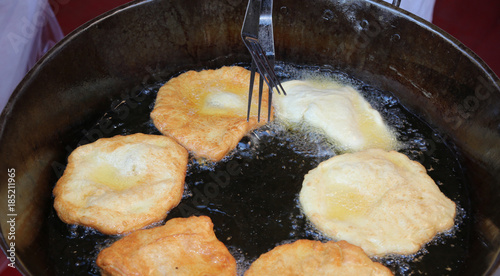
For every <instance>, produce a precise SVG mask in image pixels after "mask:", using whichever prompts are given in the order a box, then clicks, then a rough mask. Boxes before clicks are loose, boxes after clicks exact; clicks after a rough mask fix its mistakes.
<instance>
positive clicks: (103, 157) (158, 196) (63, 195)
mask: <svg viewBox="0 0 500 276" xmlns="http://www.w3.org/2000/svg"><path fill="white" fill-rule="evenodd" d="M187 160H188V153H187V151H186V149H184V148H183V147H182V146H181V145H179V144H177V142H175V141H174V140H173V139H171V138H169V137H165V136H163V135H146V134H133V135H128V136H120V135H118V136H115V137H112V138H102V139H99V140H97V141H95V142H94V143H91V144H87V145H84V146H81V147H78V148H76V149H75V150H74V151H73V152H72V153H71V155H70V156H69V159H68V166H67V167H66V170H65V171H64V174H63V176H62V177H61V178H60V179H59V181H58V182H57V184H56V186H55V188H54V191H53V193H54V196H55V199H54V208H55V209H56V211H57V214H58V215H59V217H60V218H61V220H62V221H64V222H66V223H69V224H79V225H84V226H90V227H92V228H95V229H97V230H99V231H100V232H102V233H104V234H110V235H112V234H121V233H125V232H129V231H132V230H136V229H140V228H142V227H144V226H146V225H149V224H151V223H153V222H157V221H161V220H162V219H164V218H165V217H166V216H167V212H168V211H169V210H170V209H172V208H173V207H175V206H177V204H179V202H180V200H181V198H182V193H183V192H184V177H185V175H186V168H187Z"/></svg>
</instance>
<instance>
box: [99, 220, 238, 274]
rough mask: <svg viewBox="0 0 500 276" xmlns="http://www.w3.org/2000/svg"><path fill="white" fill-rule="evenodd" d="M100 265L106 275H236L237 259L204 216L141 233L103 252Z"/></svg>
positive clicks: (171, 221)
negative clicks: (218, 238)
mask: <svg viewBox="0 0 500 276" xmlns="http://www.w3.org/2000/svg"><path fill="white" fill-rule="evenodd" d="M97 265H98V266H99V267H100V268H101V269H102V273H103V275H193V276H196V275H236V261H235V259H234V257H233V256H232V255H231V254H230V253H229V251H228V250H227V248H226V246H225V245H224V244H223V243H222V242H220V241H219V240H217V237H216V236H215V234H214V231H213V224H212V221H211V220H210V218H209V217H205V216H201V217H189V218H174V219H171V220H169V221H167V223H166V224H165V225H164V226H160V227H156V228H152V229H146V230H138V231H136V232H134V233H132V234H130V235H128V236H126V237H124V238H123V239H121V240H119V241H117V242H115V243H114V244H112V245H111V246H110V247H108V248H106V249H104V250H102V251H101V252H100V253H99V255H98V257H97Z"/></svg>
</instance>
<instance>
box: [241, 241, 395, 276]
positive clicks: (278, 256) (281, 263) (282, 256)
mask: <svg viewBox="0 0 500 276" xmlns="http://www.w3.org/2000/svg"><path fill="white" fill-rule="evenodd" d="M253 275H255V276H265V275H273V276H274V275H283V276H289V275H294V276H298V275H304V276H309V275H318V276H319V275H336V276H342V275H345V276H352V275H356V276H363V275H366V276H382V275H392V272H391V271H390V270H389V269H388V268H387V267H385V266H383V265H382V264H380V263H377V262H373V261H372V260H370V258H369V257H368V256H367V255H366V254H365V252H364V251H363V250H362V249H361V248H359V247H357V246H355V245H352V244H349V243H348V242H345V241H339V242H333V241H329V242H326V243H322V242H320V241H311V240H298V241H296V242H294V243H291V244H284V245H280V246H277V247H275V248H274V249H273V250H271V251H269V252H267V253H265V254H262V255H261V256H260V257H259V258H258V259H257V260H256V261H255V262H254V263H253V264H252V265H251V266H250V269H248V270H247V271H246V272H245V276H253Z"/></svg>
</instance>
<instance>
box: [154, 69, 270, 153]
mask: <svg viewBox="0 0 500 276" xmlns="http://www.w3.org/2000/svg"><path fill="white" fill-rule="evenodd" d="M257 75H258V74H257ZM256 79H258V78H257V77H256ZM249 82H250V71H248V70H246V69H245V68H243V67H238V66H233V67H222V68H220V69H218V70H203V71H200V72H196V71H189V72H186V73H183V74H181V75H179V76H178V77H176V78H173V79H171V80H169V81H168V82H167V83H166V84H165V85H163V86H162V87H161V88H160V90H159V91H158V96H157V98H156V103H155V107H154V109H153V112H152V113H151V118H152V119H153V122H154V125H155V126H156V127H157V128H158V129H159V130H160V132H161V133H163V134H165V135H167V136H171V137H173V138H174V139H176V140H177V141H178V142H179V143H180V144H181V145H183V146H184V147H186V148H187V149H188V150H189V151H191V152H193V153H194V155H195V156H197V157H204V158H208V159H210V160H212V161H219V160H221V159H222V158H223V157H224V156H225V155H226V154H227V153H228V152H229V151H231V150H232V149H234V148H235V147H236V145H237V144H238V142H239V141H240V140H241V138H242V137H243V136H244V135H245V134H246V133H247V132H249V131H250V130H252V129H254V128H256V127H258V126H260V125H263V124H264V123H265V122H266V121H267V106H268V105H267V102H268V99H267V95H268V93H267V91H268V89H267V87H266V85H264V96H263V98H262V111H261V118H260V120H261V121H260V123H258V122H257V103H258V90H257V89H258V83H257V82H255V85H254V92H253V97H252V99H253V101H252V113H251V116H250V120H249V122H247V120H246V114H247V101H248V89H249Z"/></svg>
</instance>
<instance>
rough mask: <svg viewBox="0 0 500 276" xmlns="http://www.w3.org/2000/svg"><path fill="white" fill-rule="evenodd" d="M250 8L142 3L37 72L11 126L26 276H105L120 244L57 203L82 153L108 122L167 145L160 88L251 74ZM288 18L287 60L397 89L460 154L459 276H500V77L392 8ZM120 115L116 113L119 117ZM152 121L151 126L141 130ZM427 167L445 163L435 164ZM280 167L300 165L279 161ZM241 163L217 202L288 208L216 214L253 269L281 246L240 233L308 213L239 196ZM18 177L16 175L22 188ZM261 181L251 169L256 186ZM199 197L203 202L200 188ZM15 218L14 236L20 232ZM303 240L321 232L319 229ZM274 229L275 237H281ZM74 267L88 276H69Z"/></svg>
mask: <svg viewBox="0 0 500 276" xmlns="http://www.w3.org/2000/svg"><path fill="white" fill-rule="evenodd" d="M245 7H246V1H242V0H225V1H201V0H193V1H181V0H171V1H166V0H165V1H160V0H156V1H155V0H153V1H135V2H132V3H130V4H128V5H125V6H122V7H120V8H119V9H117V10H114V11H112V12H110V13H107V14H104V15H103V16H101V17H99V18H97V19H95V20H93V21H92V22H90V23H88V24H86V25H84V26H82V27H81V28H79V29H78V30H76V31H75V32H74V33H72V34H71V35H69V36H68V37H66V38H65V39H64V40H63V41H61V42H60V43H59V44H57V45H56V47H54V48H53V49H52V50H51V51H50V52H49V53H47V55H46V56H45V57H44V58H43V59H42V60H41V61H40V62H39V63H38V64H37V65H36V66H35V67H34V68H33V69H32V70H31V71H30V72H29V73H28V75H27V76H26V77H25V78H24V80H23V81H22V82H21V84H20V85H19V86H18V87H17V89H16V90H15V92H14V93H13V95H12V97H11V99H10V101H9V103H8V104H7V107H6V109H5V110H4V112H3V113H2V115H1V118H0V153H1V156H2V158H1V160H0V171H1V172H2V173H0V177H1V178H0V179H1V183H2V184H1V185H0V187H1V188H0V196H1V198H2V199H1V201H2V202H3V203H2V204H1V205H0V214H1V216H2V219H1V222H0V226H1V229H2V249H3V250H4V252H6V253H7V255H10V254H11V252H12V248H11V246H10V243H11V242H15V247H14V249H15V254H14V255H15V261H16V265H17V267H18V268H19V270H20V271H21V272H22V273H23V274H26V275H54V274H69V275H76V274H79V273H80V272H79V271H81V269H80V270H78V267H81V266H82V265H88V266H89V267H91V269H90V270H89V271H90V272H88V273H97V271H96V270H95V267H94V266H93V265H92V264H91V263H92V262H93V261H92V260H90V261H89V260H88V258H89V257H88V255H91V256H95V255H96V254H97V253H98V251H99V249H100V248H102V247H103V246H106V245H108V244H110V243H111V242H112V241H113V240H114V239H116V237H107V236H102V235H100V234H98V233H95V232H92V231H90V230H88V229H83V228H81V227H80V228H79V227H72V226H67V225H64V224H63V223H62V222H60V221H59V220H58V219H57V217H56V216H55V215H54V211H53V208H52V203H53V200H52V195H51V191H52V188H53V186H54V184H55V182H56V181H57V179H58V177H59V176H60V175H61V172H62V170H63V169H64V165H65V163H66V158H67V156H68V154H69V153H70V152H71V150H73V149H74V147H75V146H77V145H78V144H83V143H86V142H90V141H92V140H95V139H97V138H99V137H103V136H110V135H112V134H117V129H116V128H113V127H111V126H110V125H109V124H107V122H108V121H107V120H103V118H104V119H106V118H108V117H109V118H111V117H112V118H111V119H110V120H122V119H123V120H124V122H125V123H124V124H125V125H126V126H127V127H126V128H125V127H124V128H122V129H120V130H119V131H118V132H120V133H126V132H134V131H146V132H150V133H155V131H156V130H155V129H154V127H153V126H151V125H150V124H148V123H147V118H146V119H144V117H141V116H142V115H137V114H146V115H147V112H148V111H149V110H150V103H152V101H154V89H155V88H157V86H158V85H159V83H161V82H164V81H165V80H167V79H168V78H169V77H171V76H173V75H176V74H178V73H179V72H182V71H185V70H189V69H202V68H217V67H220V66H223V65H232V64H246V63H248V62H249V61H250V57H249V55H248V53H247V51H246V50H245V47H244V45H243V43H242V41H241V38H240V35H239V34H240V28H241V25H242V21H243V15H244V11H245ZM274 14H275V42H276V59H277V61H278V62H281V64H295V65H300V66H304V67H311V68H320V70H329V71H339V72H343V73H345V74H346V75H348V76H349V78H352V79H356V80H360V81H362V82H363V83H364V84H366V87H368V86H369V87H373V88H376V89H377V90H380V91H388V93H391V95H394V96H395V97H396V98H397V99H398V100H399V102H400V103H401V104H402V106H404V107H405V108H404V110H406V109H407V110H409V111H410V112H408V114H415V116H416V117H418V119H419V120H420V119H421V120H422V122H425V123H422V128H429V129H432V131H430V133H433V132H436V133H439V137H440V138H439V141H443V144H446V146H447V149H449V151H445V152H441V153H440V151H439V150H435V151H433V153H435V154H436V155H439V158H440V159H441V161H442V163H445V164H444V166H445V167H447V168H448V170H449V171H452V172H454V175H455V176H454V179H455V181H456V185H457V187H458V186H460V185H462V186H460V187H458V188H457V189H456V191H454V190H453V189H452V188H450V189H449V191H448V192H449V193H451V194H454V197H455V200H459V201H460V202H461V203H462V205H463V207H464V212H465V215H464V216H463V220H464V222H461V223H463V224H464V225H467V227H466V228H467V231H462V233H463V234H462V235H461V236H460V237H459V238H457V239H456V240H455V243H457V244H460V246H457V247H460V250H462V251H460V252H459V255H461V257H460V260H459V261H457V262H455V267H454V268H453V269H451V271H450V272H449V274H453V275H490V274H493V273H494V272H495V271H496V270H497V268H498V252H499V249H500V238H499V237H500V235H499V228H498V227H499V225H500V216H499V211H498V210H500V208H499V207H500V206H499V205H500V203H499V202H500V193H499V189H500V180H499V179H500V131H499V130H500V116H499V113H500V87H499V86H500V81H499V79H498V77H497V76H495V75H494V73H492V71H491V70H490V69H489V68H488V67H487V66H486V65H485V64H484V62H483V61H481V60H480V59H479V58H478V57H477V56H476V55H475V54H474V53H473V52H471V51H470V50H469V49H467V48H466V47H465V46H464V45H462V44H461V43H460V42H458V41H456V40H455V39H454V38H452V37H450V36H449V35H447V34H446V33H444V32H443V31H441V30H440V29H438V28H437V27H435V26H433V25H431V24H428V23H425V22H423V21H421V20H420V19H418V18H415V17H414V16H412V15H410V14H408V13H406V12H404V11H401V10H399V9H395V8H393V7H391V6H390V5H388V4H385V3H381V2H377V1H362V0H351V1H327V0H315V1H297V0H283V1H275V4H274ZM278 64H280V63H278ZM148 91H149V92H148ZM139 92H140V93H139ZM146 103H147V104H146ZM110 110H111V111H113V110H114V111H116V112H114V115H110V114H111V113H110ZM402 110H403V109H402ZM402 112H403V111H402ZM136 115H137V116H139V117H135V116H136ZM106 116H108V117H106ZM408 116H410V115H408ZM412 116H413V115H412ZM144 120H146V123H144V122H145V121H144ZM138 122H141V126H140V127H139V128H134V127H133V126H134V125H136V123H138ZM429 137H431V136H429ZM245 139H250V138H245ZM269 139H271V138H269ZM271 140H272V139H271ZM244 142H245V143H246V142H248V141H244ZM268 147H270V148H271V150H272V147H274V146H273V144H272V143H270V144H269V146H268ZM262 150H263V151H265V150H267V149H262ZM427 157H428V158H426V160H432V157H434V156H433V155H428V156H427ZM448 157H449V159H447V158H448ZM455 157H456V158H455ZM236 160H242V159H237V158H236ZM271 161H272V162H286V160H284V159H283V160H282V159H279V158H278V159H276V160H274V161H273V160H271V159H270V162H271ZM242 162H243V161H242ZM272 162H271V163H272ZM271 163H270V164H271ZM239 164H240V165H242V164H244V163H239ZM233 165H234V164H233ZM233 165H231V163H230V162H228V163H224V164H223V165H218V166H219V167H217V168H216V169H215V170H214V172H215V173H214V174H210V173H208V172H207V173H206V175H205V178H206V179H209V180H210V181H212V182H214V183H219V184H218V185H219V187H222V186H223V185H226V182H227V180H226V179H227V177H226V178H224V177H225V176H229V177H232V178H231V179H232V181H231V185H228V186H227V187H230V188H228V189H225V190H224V191H225V192H221V193H220V196H219V197H213V198H210V200H209V203H210V204H212V205H213V204H216V203H217V202H218V201H217V200H219V199H220V200H221V202H222V203H224V204H227V205H228V206H230V207H231V208H233V207H234V209H238V208H239V209H238V210H241V212H240V213H238V212H236V213H237V214H246V213H245V212H244V211H245V208H246V207H245V208H244V206H250V205H252V204H253V205H252V206H253V207H252V208H254V209H255V210H258V209H259V204H258V203H259V200H258V199H265V198H266V196H265V195H263V194H262V193H258V190H259V189H260V188H262V190H263V191H265V192H266V193H267V194H271V195H272V196H274V197H275V198H279V199H280V200H283V201H277V200H274V201H269V202H268V203H269V206H270V208H268V209H270V210H273V208H276V209H275V210H276V212H274V213H273V212H271V213H270V214H268V215H258V216H256V217H250V216H249V215H248V214H246V215H242V216H239V217H241V219H233V220H225V219H224V218H225V217H228V216H220V217H218V216H215V215H214V217H215V218H214V222H215V223H216V225H219V226H218V227H219V228H217V229H216V231H217V233H218V235H219V237H220V238H221V239H222V240H223V241H225V242H226V244H230V245H231V244H237V243H238V242H239V241H241V244H247V245H248V246H247V247H246V248H245V247H243V246H241V247H239V248H238V250H236V249H234V248H233V249H232V250H233V252H235V253H238V252H239V253H238V254H240V256H239V257H241V258H246V257H248V256H252V257H248V259H252V258H253V256H257V255H258V254H260V253H262V252H265V251H266V250H268V249H269V248H272V246H274V245H275V244H263V243H265V242H266V240H265V239H260V238H259V235H257V236H255V235H254V234H253V233H254V231H253V230H252V231H250V232H249V233H248V234H247V235H246V236H245V235H243V236H238V235H237V233H238V232H241V231H245V229H249V228H251V229H254V230H255V229H257V230H258V229H261V230H259V231H265V229H280V227H281V226H280V223H278V222H277V221H278V220H277V219H276V218H275V217H273V215H277V216H282V215H283V214H284V213H287V212H290V213H293V212H296V209H294V208H295V207H296V206H289V207H283V206H284V205H285V204H282V202H285V201H286V200H291V201H292V202H293V201H294V198H293V196H292V197H290V194H286V195H282V196H281V194H280V192H281V191H283V190H286V189H284V188H283V186H279V185H278V186H276V185H274V186H273V185H270V184H269V183H267V184H265V185H264V184H262V185H261V186H256V187H255V188H256V189H249V188H248V186H237V185H235V184H234V183H239V182H238V177H237V176H236V175H238V174H239V170H236V169H238V166H236V167H235V166H233ZM196 166H197V165H196V164H193V165H191V167H190V168H191V169H195V168H196ZM242 168H245V167H244V166H242ZM12 169H14V170H15V175H13V174H11V175H10V176H9V170H10V171H12ZM261 169H264V168H255V171H254V172H252V171H247V172H246V173H247V176H248V175H256V174H257V173H259V172H262V170H261ZM304 169H305V168H304ZM235 170H236V171H235ZM264 172H265V171H264ZM233 173H234V174H233ZM201 174H203V173H201ZM11 176H12V177H11ZM193 177H195V176H194V175H192V174H189V173H188V177H187V181H188V182H189V181H193V179H192V178H193ZM200 177H202V175H200ZM9 179H12V180H9ZM9 181H11V185H8V184H9ZM255 181H256V182H258V181H259V179H256V180H255ZM12 182H15V188H14V185H13V184H12ZM221 183H222V184H221ZM261 183H262V182H261ZM299 183H300V182H299ZM454 183H455V182H454ZM188 184H189V183H188ZM266 185H267V186H266ZM264 186H266V187H264ZM225 187H226V186H225ZM238 187H239V188H238ZM192 188H193V191H195V190H194V188H197V187H192ZM198 188H201V186H200V187H198ZM14 189H15V203H14V202H13V201H11V203H12V204H11V205H12V206H9V202H8V196H9V194H11V193H12V190H14ZM446 189H448V188H446ZM198 190H199V189H198ZM292 190H293V189H292ZM9 191H11V192H9ZM294 193H296V192H294V191H292V192H291V194H292V195H293V194H294ZM232 194H233V195H234V194H235V195H241V194H248V195H249V199H248V200H246V201H244V203H243V205H237V204H234V203H233V202H234V201H224V197H223V195H228V196H231V195H232ZM204 195H206V194H204ZM194 196H196V192H195V193H194V194H193V195H191V197H194ZM251 196H254V198H253V199H251V198H252V197H251ZM188 197H189V196H188ZM215 198H219V199H215ZM242 198H243V197H242ZM285 198H286V199H285ZM200 202H201V204H199V205H198V206H195V205H189V206H188V207H189V208H188V207H186V205H184V207H186V208H185V209H182V210H181V209H179V208H177V209H176V210H173V211H172V214H171V215H169V216H182V215H188V214H191V213H197V211H196V210H198V211H199V210H202V211H201V213H203V210H205V209H206V207H207V206H208V203H207V202H203V200H201V201H200ZM260 202H262V203H265V202H267V201H266V200H262V201H260ZM222 203H221V204H222ZM231 204H233V205H231ZM245 204H246V205H245ZM287 206H288V205H287ZM9 207H14V209H9ZM190 208H191V209H190ZM287 208H290V209H287ZM261 209H263V208H261ZM193 210H194V211H193ZM234 217H236V216H234ZM296 217H300V214H297V216H296ZM12 218H15V228H13V229H12V228H11V225H10V224H9V220H11V219H12ZM11 221H12V220H11ZM249 221H252V222H258V223H249ZM224 223H225V224H224ZM221 224H222V226H221ZM254 225H260V226H259V227H258V228H253V227H254ZM266 227H270V228H266ZM301 227H302V226H301ZM224 229H233V230H228V231H234V235H230V234H228V233H226V232H224V231H225V230H224ZM301 229H303V230H304V229H305V230H308V229H307V225H306V226H303V227H302V228H301ZM257 230H256V231H257ZM273 231H274V230H272V231H269V230H268V231H267V232H265V233H268V236H273V235H274V234H273V233H276V236H277V237H278V236H279V235H280V234H279V231H276V232H273ZM269 233H270V234H269ZM261 236H262V235H261ZM13 237H15V241H14V240H13ZM236 237H240V238H239V239H238V238H236ZM306 238H307V237H306ZM279 239H283V238H282V237H280V238H279ZM245 240H247V241H248V240H250V241H252V242H246V243H245ZM445 243H446V241H445ZM438 247H439V246H438ZM79 250H80V251H89V252H87V254H86V255H85V254H84V255H82V256H72V257H71V256H69V253H68V252H80V251H79ZM429 251H432V249H429ZM61 252H64V253H65V254H61ZM440 252H441V251H440V250H436V253H432V254H434V255H432V256H433V259H435V261H434V264H432V265H431V264H430V263H429V264H427V265H426V267H425V269H427V271H425V273H427V274H428V275H436V272H434V274H433V268H432V266H433V265H434V266H435V267H437V266H439V264H438V263H439V261H440V260H442V259H446V256H445V255H446V254H444V253H442V252H441V253H440ZM455 252H457V251H455ZM66 253H68V254H66ZM457 254H458V253H457ZM424 255H425V254H424ZM386 261H387V260H386ZM89 262H90V264H88V263H89ZM387 262H389V263H390V262H391V261H390V260H389V261H387ZM436 262H437V263H436ZM397 266H398V264H394V265H393V268H395V269H396V272H397V273H401V274H404V273H405V271H406V272H408V271H409V270H411V269H412V268H411V267H410V268H408V269H409V270H408V269H406V268H401V267H399V268H398V267H397ZM63 267H66V268H68V270H66V268H63ZM71 267H74V268H75V271H73V272H68V271H69V270H71ZM92 269H93V270H92ZM413 271H414V272H415V271H417V270H416V269H413ZM415 273H417V272H415ZM440 275H441V274H440Z"/></svg>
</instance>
